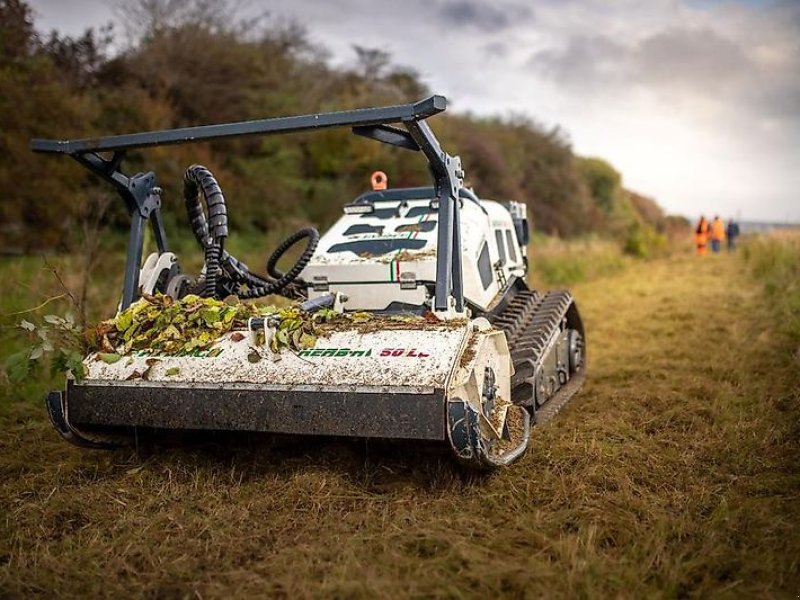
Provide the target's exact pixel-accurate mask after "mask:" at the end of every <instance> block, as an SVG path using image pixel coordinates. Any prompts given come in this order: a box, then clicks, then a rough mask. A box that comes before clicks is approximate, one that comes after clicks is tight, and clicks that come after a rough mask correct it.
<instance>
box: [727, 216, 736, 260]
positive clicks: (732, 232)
mask: <svg viewBox="0 0 800 600" xmlns="http://www.w3.org/2000/svg"><path fill="white" fill-rule="evenodd" d="M725 233H726V235H727V236H728V252H733V251H734V250H736V238H737V237H739V224H738V223H737V222H736V221H734V220H733V219H729V220H728V229H727V230H726V232H725Z"/></svg>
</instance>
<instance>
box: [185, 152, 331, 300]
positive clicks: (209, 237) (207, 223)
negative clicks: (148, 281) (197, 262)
mask: <svg viewBox="0 0 800 600" xmlns="http://www.w3.org/2000/svg"><path fill="white" fill-rule="evenodd" d="M183 196H184V200H185V202H186V212H187V214H188V216H189V224H190V226H191V228H192V232H193V233H194V236H195V238H197V241H198V243H199V244H200V246H201V247H202V248H203V252H204V253H205V282H204V284H203V288H202V290H201V294H202V295H203V296H206V297H214V296H217V295H219V293H218V292H219V289H220V288H221V289H222V290H225V291H226V292H227V293H233V294H235V295H237V296H239V297H240V298H242V299H251V298H260V297H262V296H267V295H269V294H284V295H287V296H290V297H296V296H298V295H299V294H300V292H299V289H298V286H291V287H290V284H291V283H293V282H295V280H296V279H297V277H298V276H299V275H300V273H301V272H302V271H303V269H304V268H305V266H306V265H307V264H308V261H309V260H311V256H312V255H313V254H314V250H316V249H317V245H318V244H319V232H318V231H317V230H316V229H314V228H313V227H306V228H304V229H301V230H299V231H297V232H295V233H293V234H292V235H291V236H289V237H288V238H286V239H285V240H284V241H283V242H281V244H280V245H279V246H278V247H277V248H276V249H275V251H274V252H273V253H272V254H271V255H270V257H269V259H268V260H267V273H269V275H268V276H267V277H261V276H259V275H256V274H255V273H251V272H250V269H249V268H248V267H247V265H246V264H244V263H243V262H241V261H239V260H238V259H237V258H236V257H234V256H232V255H231V254H229V253H228V252H227V251H226V250H225V248H224V244H225V238H227V237H228V214H227V209H226V205H225V197H224V196H223V195H222V189H221V188H220V186H219V183H217V180H216V178H215V177H214V175H212V173H211V171H209V170H208V169H207V168H205V167H204V166H202V165H192V166H191V167H189V168H188V169H187V170H186V174H185V176H184V185H183ZM201 197H202V199H203V200H204V201H205V205H206V210H207V211H208V218H206V213H205V211H204V210H203V205H202V203H201ZM305 238H307V239H308V243H307V244H306V247H305V249H304V250H303V252H302V254H301V255H300V258H298V260H297V262H295V264H294V265H293V266H292V268H291V269H289V270H288V271H287V272H286V273H281V272H280V271H279V270H278V268H277V264H278V261H279V260H280V259H281V257H282V256H283V255H284V254H285V253H286V251H287V250H289V248H291V247H292V246H294V245H295V244H296V243H297V242H299V241H300V240H302V239H305ZM269 276H272V277H274V279H272V278H270V277H269Z"/></svg>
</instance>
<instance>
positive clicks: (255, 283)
mask: <svg viewBox="0 0 800 600" xmlns="http://www.w3.org/2000/svg"><path fill="white" fill-rule="evenodd" d="M303 238H308V243H307V244H306V247H305V249H304V250H303V253H302V254H301V255H300V258H299V259H297V262H295V264H294V266H293V267H292V268H291V269H289V270H288V271H287V272H286V273H281V272H280V271H278V268H277V264H278V261H279V260H280V259H281V257H282V256H283V255H284V254H285V253H286V251H287V250H288V249H289V248H291V247H292V246H294V245H295V244H296V243H297V242H299V241H300V240H302V239H303ZM318 244H319V232H318V231H317V230H316V229H315V228H313V227H306V228H304V229H301V230H299V231H296V232H295V233H293V234H292V235H290V236H289V237H288V238H286V239H285V240H284V241H283V242H281V244H280V245H279V246H278V247H277V248H276V249H275V251H274V252H273V253H272V255H271V256H270V257H269V259H268V260H267V272H269V273H270V274H272V273H274V274H275V276H276V279H275V280H274V281H269V282H266V281H265V280H263V279H261V278H260V277H254V276H253V275H252V274H250V273H248V278H249V281H248V287H250V289H249V290H248V291H247V292H244V293H243V294H241V296H240V297H242V298H259V297H261V296H266V295H268V294H274V293H276V292H278V291H280V290H282V289H284V288H285V287H286V286H287V285H289V284H290V283H291V282H292V281H294V280H295V279H297V277H298V276H299V275H300V273H301V272H302V271H303V269H304V268H305V267H306V265H307V264H308V261H310V260H311V257H312V256H313V254H314V250H316V249H317V245H318ZM240 264H241V263H240ZM262 282H263V283H266V284H267V285H263V283H262Z"/></svg>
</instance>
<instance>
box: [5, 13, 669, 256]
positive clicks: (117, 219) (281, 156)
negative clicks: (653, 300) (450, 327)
mask: <svg viewBox="0 0 800 600" xmlns="http://www.w3.org/2000/svg"><path fill="white" fill-rule="evenodd" d="M123 10H124V13H123V14H122V15H121V16H120V17H119V18H118V22H117V23H114V24H110V25H109V26H107V27H103V28H100V29H88V30H86V32H85V33H84V34H83V35H81V36H77V37H70V36H67V35H64V34H62V33H59V32H57V31H53V32H51V33H49V34H47V35H44V34H40V33H38V32H37V30H36V26H35V22H34V18H33V14H32V11H31V8H30V7H29V6H28V5H27V4H26V3H25V2H24V1H22V0H0V153H2V160H0V189H3V190H4V201H3V202H2V203H0V239H2V240H3V241H2V243H0V246H2V247H0V251H2V252H6V253H8V252H15V253H17V252H19V253H29V252H40V251H53V250H57V251H58V250H69V249H70V248H71V247H72V246H73V244H74V243H75V240H76V238H77V236H78V235H79V231H80V224H81V223H85V222H86V221H87V220H88V219H95V220H100V221H101V226H102V227H107V228H109V229H111V230H124V228H125V226H126V223H127V219H126V216H125V214H124V207H123V206H122V203H121V202H117V201H113V200H112V201H111V202H109V195H110V194H111V192H110V191H109V189H107V188H106V187H104V186H103V185H102V184H100V183H98V182H97V181H96V180H95V179H94V178H93V177H92V176H91V175H90V174H88V173H87V172H86V171H85V170H84V169H82V168H79V167H78V166H77V165H76V164H74V163H73V162H72V161H68V160H64V159H54V158H49V157H46V156H42V155H35V154H33V153H32V152H31V151H30V149H29V141H30V139H31V138H33V137H48V138H77V137H91V136H99V135H110V134H119V133H128V132H135V131H145V130H154V129H167V128H174V127H182V126H190V125H200V124H209V123H222V122H229V121H241V120H247V119H253V118H263V117H271V116H285V115H292V114H306V113H314V112H323V111H333V110H346V109H351V108H362V107H368V106H380V105H386V104H397V103H404V102H408V101H415V100H419V99H421V98H423V97H425V96H427V95H429V94H430V93H431V90H429V89H428V88H427V86H426V85H425V84H424V82H423V81H422V79H421V77H420V76H419V74H418V73H417V72H416V71H415V70H413V69H411V68H407V67H403V66H400V65H396V64H394V63H393V61H392V59H391V57H390V56H389V55H388V54H387V53H385V52H383V51H381V50H374V49H369V48H362V47H359V46H354V56H353V61H352V63H351V64H350V66H348V67H333V66H331V65H330V64H329V61H328V56H327V53H326V50H325V49H324V48H323V47H321V46H320V45H319V44H317V43H316V42H314V40H313V39H312V38H311V36H310V34H309V33H308V32H307V31H306V30H305V29H303V28H302V27H300V26H298V25H297V24H293V23H284V22H279V21H275V20H269V19H263V18H253V19H245V18H241V17H239V16H238V15H237V14H236V11H235V5H234V4H230V3H226V2H207V1H203V0H140V1H139V2H138V3H132V4H131V5H128V6H126V8H124V9H123ZM120 25H122V27H123V29H124V32H125V34H126V35H125V36H121V35H120V34H119V32H118V30H119V28H120ZM123 37H124V38H125V40H123ZM430 124H431V126H432V127H433V128H434V130H435V132H436V134H437V136H438V137H439V139H440V140H441V141H442V143H443V145H444V146H445V148H446V149H447V150H448V151H449V152H450V153H451V154H459V155H460V156H461V158H462V161H463V164H464V166H465V170H466V173H467V178H466V180H467V181H466V183H467V184H468V185H471V186H473V187H474V188H475V190H476V192H477V193H478V194H479V195H480V196H482V197H486V198H493V199H498V200H505V199H514V200H518V201H522V202H527V204H528V207H529V210H530V212H531V215H530V217H531V221H532V223H533V224H534V227H535V228H536V229H537V230H539V231H541V232H544V233H547V234H555V235H559V236H563V237H571V236H579V235H583V234H587V233H598V234H601V235H606V236H612V237H615V238H617V239H619V240H620V242H621V243H622V244H623V245H624V246H625V248H626V250H628V251H629V252H631V253H633V254H643V253H647V252H649V251H650V250H651V248H652V247H654V246H657V245H658V244H659V243H661V241H663V239H664V236H665V233H667V232H668V231H669V229H670V227H673V226H675V223H676V221H675V220H674V219H672V220H671V219H670V218H668V217H666V216H665V215H664V212H663V211H662V210H661V208H660V207H659V206H658V205H657V204H656V203H655V202H654V201H653V200H651V199H648V198H645V197H643V196H640V195H638V194H634V193H632V192H629V191H627V190H625V189H624V188H623V186H622V182H621V176H620V174H619V173H618V172H617V171H616V170H615V169H614V168H613V167H612V166H611V165H610V164H609V163H608V162H606V161H604V160H602V159H599V158H582V157H578V156H576V155H575V154H574V153H573V151H572V149H571V147H570V144H569V141H568V139H567V138H566V136H565V134H564V133H563V131H562V130H560V129H558V128H555V129H546V128H544V127H542V126H541V125H540V124H538V123H536V122H535V121H533V120H531V119H529V118H525V117H521V116H509V117H477V116H474V115H469V114H444V115H440V116H437V117H435V118H434V119H431V121H430ZM192 163H202V164H205V165H206V166H208V167H209V168H210V169H211V170H212V171H213V172H214V173H215V174H216V175H217V177H218V179H219V180H220V182H221V184H222V186H223V189H224V190H225V192H226V197H227V198H228V202H229V205H230V206H231V212H232V226H233V227H234V229H236V230H240V231H247V230H250V231H252V232H268V231H271V230H276V229H278V230H280V229H284V228H287V227H294V226H297V225H300V224H305V223H314V224H316V225H318V226H321V227H323V228H324V227H325V226H327V225H329V224H330V223H332V222H333V221H334V220H335V219H336V218H337V217H338V215H339V214H340V212H341V206H342V205H343V204H345V203H347V202H349V201H351V200H352V199H353V198H354V197H355V196H357V195H358V194H360V193H361V192H363V191H365V189H366V187H367V186H368V180H369V175H370V173H371V172H372V171H373V170H376V169H380V170H383V171H385V172H386V173H387V174H388V175H389V178H390V185H391V186H393V187H399V186H407V185H409V186H416V185H428V184H429V182H430V176H429V173H428V171H427V166H426V164H425V161H424V160H423V159H421V158H420V157H419V156H418V155H415V153H410V152H406V151H403V150H401V149H395V148H392V147H389V146H386V145H385V144H377V143H375V142H373V141H370V140H364V139H361V138H359V137H357V136H353V135H352V134H351V133H350V132H349V131H347V130H343V129H342V130H326V131H321V132H315V133H310V134H296V135H293V136H292V137H291V139H290V138H287V137H286V136H273V137H259V138H247V139H234V140H224V141H218V142H209V143H202V144H193V145H186V146H169V147H161V148H153V149H149V150H146V151H141V152H132V153H131V154H130V155H129V158H128V159H127V162H126V165H127V168H128V169H129V170H130V171H132V172H135V171H137V170H154V171H155V172H156V173H157V175H158V177H159V183H160V185H161V186H162V187H163V188H164V197H163V199H164V203H165V213H166V216H167V219H168V220H177V221H179V222H182V221H183V219H184V217H183V214H182V211H183V207H182V201H181V198H180V190H181V182H182V176H183V171H184V169H185V168H186V167H187V166H188V165H190V164H192ZM106 207H108V210H105V208H106ZM679 224H680V223H679Z"/></svg>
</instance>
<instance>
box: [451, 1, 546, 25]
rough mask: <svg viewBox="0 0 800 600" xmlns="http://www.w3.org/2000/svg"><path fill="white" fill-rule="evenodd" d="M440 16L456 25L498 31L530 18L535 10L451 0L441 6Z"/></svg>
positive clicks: (521, 6)
mask: <svg viewBox="0 0 800 600" xmlns="http://www.w3.org/2000/svg"><path fill="white" fill-rule="evenodd" d="M438 14H439V17H440V18H441V19H442V20H443V21H444V22H446V23H448V24H450V25H454V26H456V27H471V28H474V29H477V30H480V31H483V32H487V33H497V32H500V31H504V30H506V29H509V28H510V27H512V26H514V25H515V24H516V23H518V22H519V21H522V20H528V19H530V18H531V17H532V16H533V12H532V11H531V9H530V8H528V7H527V6H525V5H508V6H504V7H499V6H498V5H497V4H489V3H483V2H481V1H480V0H450V1H448V2H445V3H444V4H442V5H441V6H440V7H439V10H438Z"/></svg>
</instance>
